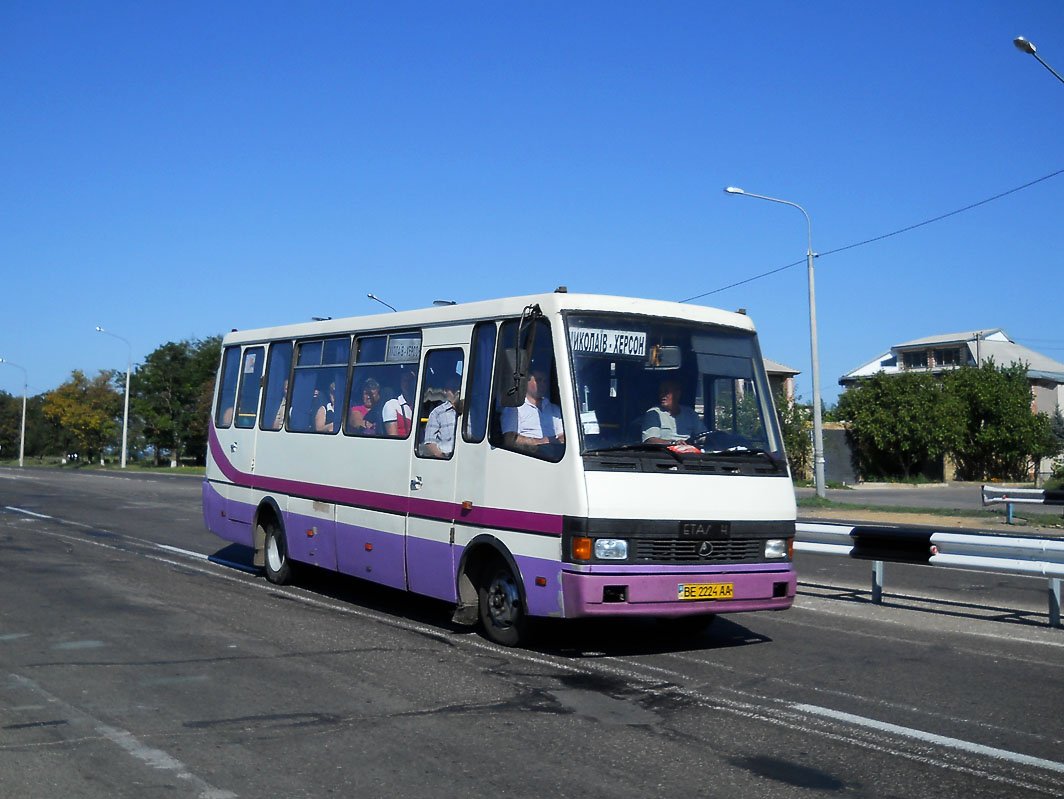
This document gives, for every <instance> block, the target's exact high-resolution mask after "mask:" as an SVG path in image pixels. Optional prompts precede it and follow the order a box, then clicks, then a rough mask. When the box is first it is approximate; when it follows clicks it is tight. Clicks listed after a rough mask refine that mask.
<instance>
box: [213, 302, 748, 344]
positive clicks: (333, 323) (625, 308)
mask: <svg viewBox="0 0 1064 799" xmlns="http://www.w3.org/2000/svg"><path fill="white" fill-rule="evenodd" d="M533 304H536V305H539V307H540V309H541V310H542V311H543V313H544V314H547V315H551V314H553V313H557V312H561V311H603V312H607V313H623V314H637V315H640V316H656V317H664V318H668V319H678V320H685V321H692V322H704V323H708V324H715V325H722V326H725V327H733V328H736V329H739V330H751V331H752V330H753V329H754V323H753V321H752V320H751V319H750V318H749V317H748V316H746V315H745V314H741V313H733V312H731V311H722V310H720V309H718V308H710V307H708V306H705V305H688V304H685V303H679V302H668V301H666V300H647V299H639V298H635V297H614V296H610V295H605V294H569V293H567V292H552V293H550V294H531V295H528V296H525V297H506V298H500V299H494V300H479V301H477V302H467V303H459V304H455V305H441V306H433V307H430V308H418V309H415V310H410V311H396V312H388V313H379V314H371V315H369V316H349V317H343V318H337V319H325V320H321V321H311V322H299V323H296V324H288V325H277V326H275V327H263V328H257V329H253V330H240V331H237V330H234V331H233V332H231V333H227V334H226V335H225V337H224V340H223V343H224V344H237V343H246V342H251V341H265V340H270V339H280V338H301V337H305V336H323V335H326V336H327V335H333V334H341V333H349V332H352V331H355V332H357V331H362V330H373V331H377V330H389V329H396V330H401V329H404V328H414V327H425V326H431V325H439V324H455V323H462V322H476V321H479V320H482V319H494V318H503V317H515V316H519V315H520V314H521V311H522V309H523V308H525V307H526V306H528V305H533Z"/></svg>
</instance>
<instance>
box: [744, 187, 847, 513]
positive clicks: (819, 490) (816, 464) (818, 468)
mask: <svg viewBox="0 0 1064 799" xmlns="http://www.w3.org/2000/svg"><path fill="white" fill-rule="evenodd" d="M724 191H725V193H727V194H741V195H743V196H744V197H756V198H757V199H759V200H768V201H769V202H774V203H782V204H783V205H789V206H791V207H793V208H797V209H798V210H799V211H801V212H802V213H803V214H804V215H805V227H806V232H807V234H808V237H809V247H808V249H807V250H806V253H805V258H806V265H807V272H808V273H809V348H810V350H811V351H812V359H813V374H812V377H813V474H814V479H815V481H816V495H817V496H818V497H822V498H823V497H826V496H827V492H826V491H825V490H824V422H823V418H822V416H821V413H820V357H819V355H818V354H817V353H818V349H817V341H816V289H815V287H814V285H813V223H812V222H810V221H809V214H808V213H806V210H805V209H804V208H802V206H800V205H798V203H792V202H790V201H789V200H780V199H777V198H776V197H766V196H765V195H763V194H751V193H750V192H748V191H743V190H742V189H737V188H735V187H734V186H728V187H727V188H726V189H724Z"/></svg>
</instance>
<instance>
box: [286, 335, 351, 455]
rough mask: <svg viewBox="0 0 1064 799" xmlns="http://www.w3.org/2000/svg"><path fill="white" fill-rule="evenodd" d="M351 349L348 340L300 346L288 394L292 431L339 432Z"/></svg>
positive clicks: (303, 342)
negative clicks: (340, 409)
mask: <svg viewBox="0 0 1064 799" xmlns="http://www.w3.org/2000/svg"><path fill="white" fill-rule="evenodd" d="M350 346H351V342H350V339H348V338H347V337H346V336H344V337H341V338H332V339H324V340H322V339H318V340H316V341H301V342H299V345H298V347H299V349H298V355H297V357H296V365H295V367H294V369H293V374H292V386H291V390H290V391H289V398H290V400H291V404H290V406H289V408H290V409H289V411H288V429H289V430H291V431H295V432H299V433H326V434H328V433H335V432H336V431H337V430H338V429H339V421H340V416H341V414H340V412H339V408H340V407H341V406H342V403H343V388H344V384H345V382H346V378H347V361H348V353H349V351H350Z"/></svg>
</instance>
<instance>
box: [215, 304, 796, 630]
mask: <svg viewBox="0 0 1064 799" xmlns="http://www.w3.org/2000/svg"><path fill="white" fill-rule="evenodd" d="M203 515H204V521H205V523H206V526H207V528H208V530H210V531H211V532H213V533H214V534H216V535H218V536H219V537H221V538H223V539H225V540H227V541H232V542H236V543H239V544H243V545H246V546H247V547H250V548H252V549H253V550H254V564H255V565H256V566H258V567H262V568H263V569H264V570H265V575H266V578H267V579H268V580H270V581H271V582H273V583H277V584H283V583H285V582H287V581H289V580H290V579H291V578H292V574H293V569H298V568H302V567H303V565H304V564H309V565H313V566H317V567H320V568H322V569H328V570H333V571H337V572H341V573H343V574H347V575H353V576H355V577H358V578H361V579H364V580H370V581H374V582H376V583H380V584H383V585H387V586H391V587H394V588H398V589H402V590H406V591H412V592H416V593H418V594H423V595H425V596H429V597H435V598H437V599H441V600H445V601H446V602H450V603H453V604H454V606H455V611H454V620H455V622H456V623H460V624H464V625H476V624H478V623H479V625H480V627H481V628H482V630H483V634H484V635H485V636H486V637H487V638H488V639H490V640H491V641H494V642H496V643H498V644H502V645H506V646H515V645H519V644H520V643H522V642H523V641H525V640H527V634H528V630H529V626H530V623H531V622H532V620H534V619H537V618H548V617H549V618H560V619H576V618H588V617H600V618H604V617H657V618H660V619H664V620H671V623H672V624H673V625H674V626H676V627H678V628H683V629H690V630H696V629H699V628H701V627H702V626H703V625H705V624H707V623H708V622H709V621H710V620H712V618H713V617H714V616H715V615H716V614H719V613H732V612H738V611H755V610H784V609H786V608H788V607H790V606H791V604H792V603H793V602H794V595H795V588H796V579H795V573H794V568H793V563H792V557H793V540H794V531H795V516H796V508H795V499H794V490H793V487H792V483H791V476H790V470H789V467H788V464H787V459H786V455H785V452H784V448H783V442H782V437H781V435H780V430H779V424H778V421H777V418H776V414H775V410H774V403H773V398H772V393H771V390H770V387H769V382H768V378H767V375H766V372H765V367H764V363H763V360H762V357H761V352H760V348H759V346H758V341H757V336H756V333H755V330H754V325H753V323H752V321H751V320H750V319H749V318H748V317H747V316H746V315H745V314H743V313H730V312H727V311H722V310H717V309H713V308H707V307H702V306H692V305H684V304H680V303H672V302H665V301H655V300H646V299H633V298H623V297H610V296H598V295H588V294H576V293H568V292H566V291H565V290H564V287H562V288H559V289H558V290H556V291H554V292H552V293H549V294H541V295H535V296H526V297H515V298H508V299H498V300H490V301H480V302H471V303H464V304H450V305H445V306H437V307H432V308H428V309H423V310H412V311H400V312H394V313H387V314H377V315H372V316H364V317H353V318H346V319H330V320H316V321H313V322H307V323H301V324H293V325H285V326H283V327H272V328H264V329H259V330H248V331H234V332H232V333H229V334H227V335H226V336H225V337H224V338H223V341H222V354H221V360H220V364H219V368H218V375H217V380H216V386H215V395H214V400H213V408H212V419H211V424H210V427H209V446H208V457H207V470H206V476H205V479H204V482H203Z"/></svg>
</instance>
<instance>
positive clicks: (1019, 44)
mask: <svg viewBox="0 0 1064 799" xmlns="http://www.w3.org/2000/svg"><path fill="white" fill-rule="evenodd" d="M1012 43H1013V44H1014V45H1016V49H1017V50H1019V51H1020V52H1021V53H1027V55H1034V54H1035V51H1036V50H1037V49H1038V48H1037V47H1035V46H1034V45H1033V44H1032V43H1031V42H1029V41H1027V40H1026V39H1024V38H1023V37H1022V36H1017V37H1016V38H1015V39H1013V40H1012Z"/></svg>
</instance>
